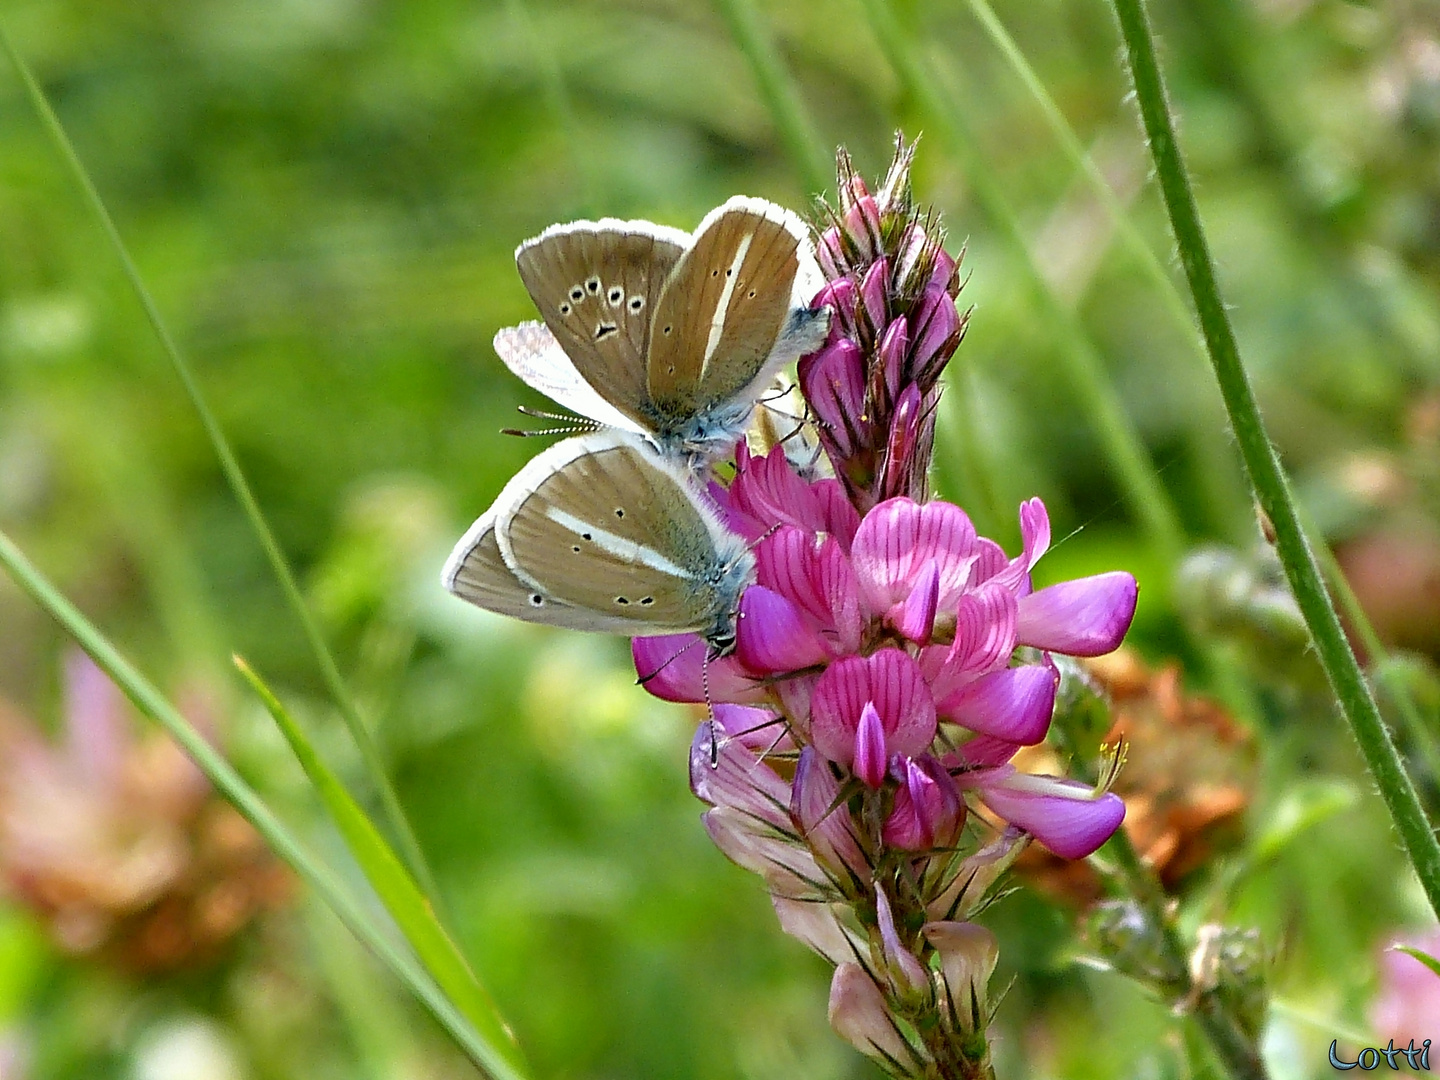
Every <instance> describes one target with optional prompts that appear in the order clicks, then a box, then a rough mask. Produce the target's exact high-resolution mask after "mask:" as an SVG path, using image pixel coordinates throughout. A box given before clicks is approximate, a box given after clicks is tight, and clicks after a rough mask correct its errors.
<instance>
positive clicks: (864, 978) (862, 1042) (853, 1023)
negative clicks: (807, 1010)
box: [829, 963, 915, 1070]
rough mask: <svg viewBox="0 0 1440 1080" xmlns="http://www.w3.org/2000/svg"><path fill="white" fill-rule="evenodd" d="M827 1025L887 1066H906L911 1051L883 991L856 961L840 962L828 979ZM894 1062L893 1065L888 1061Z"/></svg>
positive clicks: (911, 1062)
mask: <svg viewBox="0 0 1440 1080" xmlns="http://www.w3.org/2000/svg"><path fill="white" fill-rule="evenodd" d="M829 1017H830V1026H831V1027H832V1028H834V1029H835V1034H837V1035H839V1036H840V1037H841V1038H842V1039H844V1040H845V1041H846V1042H848V1043H849V1044H850V1045H851V1046H853V1047H855V1049H857V1050H859V1051H860V1052H861V1053H862V1054H865V1055H866V1056H868V1057H872V1058H875V1059H877V1060H879V1061H881V1062H883V1063H885V1065H886V1067H887V1068H894V1067H896V1066H897V1065H898V1067H900V1068H902V1069H906V1070H909V1069H911V1068H912V1067H913V1066H914V1064H915V1058H914V1055H913V1054H912V1053H911V1052H910V1047H909V1045H908V1044H907V1043H906V1042H905V1038H904V1036H902V1035H901V1034H900V1029H899V1028H898V1027H896V1026H895V1021H894V1019H892V1018H891V1016H890V1012H889V1010H888V1009H886V1008H885V995H884V994H882V993H881V992H880V988H879V987H878V986H876V985H875V980H874V979H872V978H871V977H870V975H869V974H868V973H867V972H866V971H865V969H864V968H862V967H861V966H860V965H859V964H853V963H847V964H841V965H840V966H839V967H837V968H836V969H835V975H834V977H833V978H832V979H831V980H830V1008H829ZM892 1062H893V1063H895V1064H894V1065H892V1064H891V1063H892Z"/></svg>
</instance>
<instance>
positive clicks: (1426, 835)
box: [1112, 0, 1440, 915]
mask: <svg viewBox="0 0 1440 1080" xmlns="http://www.w3.org/2000/svg"><path fill="white" fill-rule="evenodd" d="M1112 3H1113V4H1114V7H1115V12H1116V15H1117V16H1118V18H1119V22H1120V31H1121V35H1122V36H1123V38H1124V41H1125V51H1126V55H1127V56H1128V58H1129V66H1130V75H1131V78H1132V79H1133V81H1134V84H1135V93H1136V98H1137V101H1138V102H1139V105H1140V115H1141V119H1142V121H1143V123H1144V128H1145V135H1146V138H1147V140H1148V141H1149V144H1150V152H1151V154H1152V155H1153V156H1154V159H1155V167H1156V173H1157V175H1158V176H1159V179H1160V189H1161V193H1162V195H1163V196H1164V199H1165V208H1166V210H1167V212H1168V213H1169V215H1170V223H1171V226H1172V227H1173V228H1174V230H1175V239H1176V243H1177V244H1178V246H1179V250H1180V261H1181V264H1182V265H1183V266H1184V268H1185V276H1186V279H1187V280H1188V281H1189V283H1190V291H1191V294H1192V296H1193V297H1194V299H1195V308H1196V312H1197V314H1198V315H1199V319H1200V328H1201V330H1202V332H1203V333H1204V335H1205V344H1206V347H1207V348H1208V350H1209V353H1210V361H1211V363H1212V364H1213V365H1214V368H1215V377H1216V380H1217V381H1218V382H1219V384H1220V392H1221V395H1222V396H1223V397H1224V399H1225V408H1226V410H1227V411H1228V412H1229V414H1230V423H1231V426H1232V428H1233V429H1234V432H1235V437H1236V440H1237V441H1238V442H1239V444H1240V450H1241V453H1242V455H1243V456H1244V459H1245V467H1246V470H1247V471H1248V472H1249V474H1250V482H1251V483H1252V484H1253V485H1254V488H1255V493H1256V496H1257V497H1258V499H1259V501H1260V506H1261V509H1263V510H1264V512H1265V513H1266V514H1267V515H1268V516H1269V518H1270V521H1271V523H1272V525H1273V526H1274V529H1275V547H1276V550H1277V552H1278V554H1279V556H1280V562H1281V564H1282V565H1283V566H1284V568H1285V576H1286V577H1287V579H1288V580H1289V582H1290V588H1291V590H1292V591H1293V592H1294V594H1295V600H1296V602H1297V603H1298V604H1299V606H1300V611H1301V613H1302V614H1303V615H1304V617H1305V624H1306V626H1307V627H1308V628H1309V630H1310V634H1311V637H1312V638H1313V640H1314V642H1315V650H1316V652H1317V654H1318V655H1319V658H1320V663H1321V664H1322V665H1323V667H1324V668H1325V674H1326V676H1327V677H1328V678H1329V680H1330V686H1331V689H1332V690H1333V691H1334V693H1335V696H1336V698H1337V699H1338V700H1339V703H1340V709H1341V711H1342V712H1343V713H1344V715H1345V719H1346V720H1347V721H1348V722H1349V724H1350V728H1351V731H1352V732H1353V733H1354V735H1355V741H1356V742H1357V743H1359V745H1360V751H1361V753H1362V754H1363V755H1364V757H1365V762H1366V764H1367V765H1368V766H1369V768H1370V773H1371V775H1372V776H1373V777H1374V780H1375V784H1376V786H1377V787H1378V788H1379V789H1380V795H1381V797H1382V798H1383V799H1384V800H1385V805H1386V807H1387V808H1388V809H1389V811H1390V818H1391V820H1392V821H1393V822H1394V823H1395V828H1396V830H1397V831H1398V832H1399V834H1400V839H1401V841H1402V842H1403V843H1404V845H1405V850H1406V852H1407V853H1408V854H1409V856H1410V862H1411V864H1412V865H1413V866H1414V868H1415V873H1416V876H1417V877H1418V878H1419V879H1420V884H1421V886H1422V887H1423V888H1424V890H1425V895H1426V896H1427V897H1428V898H1429V900H1430V905H1431V907H1433V908H1434V909H1435V912H1436V914H1437V915H1440V842H1437V840H1436V837H1435V833H1434V832H1433V831H1432V829H1431V827H1430V823H1429V822H1428V821H1427V820H1426V818H1425V812H1424V810H1423V809H1422V807H1421V805H1420V798H1419V796H1418V795H1417V793H1416V791H1415V786H1414V785H1413V784H1412V783H1411V781H1410V777H1409V776H1408V775H1407V774H1406V772H1405V768H1404V764H1403V763H1402V761H1401V759H1400V754H1399V752H1398V751H1397V750H1396V748H1395V744H1394V742H1393V741H1392V740H1391V738H1390V733H1389V731H1388V730H1387V729H1386V727H1385V723H1384V721H1383V720H1382V719H1381V716H1380V710H1379V708H1378V707H1377V706H1376V704H1375V698H1374V697H1373V696H1372V695H1371V693H1370V688H1369V686H1367V685H1366V682H1365V676H1364V674H1363V673H1362V672H1361V670H1360V665H1359V663H1358V662H1357V661H1356V659H1355V654H1354V652H1353V651H1352V650H1351V648H1350V644H1349V642H1348V641H1346V639H1345V634H1344V632H1343V630H1342V629H1341V626H1340V619H1339V616H1338V615H1336V613H1335V608H1334V606H1333V605H1332V604H1331V602H1330V597H1329V595H1328V594H1327V593H1326V591H1325V585H1324V582H1323V581H1322V579H1321V576H1320V569H1319V567H1318V566H1317V565H1316V562H1315V556H1314V553H1313V552H1312V551H1311V550H1310V546H1309V544H1308V543H1307V541H1306V538H1305V534H1304V531H1303V530H1302V529H1301V526H1300V520H1299V515H1298V514H1297V512H1296V508H1295V502H1294V499H1293V497H1292V495H1291V493H1290V488H1289V484H1288V483H1287V481H1286V478H1285V474H1284V471H1283V470H1282V468H1281V466H1280V460H1279V457H1278V456H1277V454H1276V452H1275V448H1274V446H1273V445H1272V444H1271V442H1270V438H1269V436H1268V434H1267V433H1266V431H1265V425H1264V422H1263V421H1262V420H1261V418H1260V410H1259V407H1258V406H1257V404H1256V401H1255V394H1254V391H1253V390H1252V388H1251V386H1250V380H1249V377H1248V375H1247V374H1246V372H1245V366H1244V364H1243V363H1242V362H1241V359H1240V350H1239V347H1238V345H1237V344H1236V341H1235V332H1234V329H1233V328H1232V327H1231V325H1230V317H1229V315H1228V314H1227V313H1226V310H1225V305H1224V302H1223V301H1222V300H1221V298H1220V289H1219V286H1218V285H1217V283H1216V280H1215V270H1214V265H1213V263H1212V261H1211V258H1210V250H1209V246H1208V244H1207V243H1206V240H1205V232H1204V229H1203V227H1202V226H1201V224H1200V215H1199V211H1198V209H1197V208H1196V205H1195V196H1194V193H1193V192H1192V190H1191V187H1190V178H1189V174H1188V173H1187V171H1186V169H1185V164H1184V162H1183V160H1182V159H1181V157H1180V150H1179V147H1178V145H1177V143H1176V140H1175V128H1174V124H1173V122H1172V120H1171V116H1170V111H1169V107H1168V104H1167V101H1166V96H1165V84H1164V80H1163V78H1162V76H1161V74H1160V66H1159V63H1158V61H1157V60H1156V57H1155V39H1154V35H1153V34H1152V32H1151V29H1150V21H1149V16H1148V15H1147V13H1146V10H1145V4H1144V0H1112Z"/></svg>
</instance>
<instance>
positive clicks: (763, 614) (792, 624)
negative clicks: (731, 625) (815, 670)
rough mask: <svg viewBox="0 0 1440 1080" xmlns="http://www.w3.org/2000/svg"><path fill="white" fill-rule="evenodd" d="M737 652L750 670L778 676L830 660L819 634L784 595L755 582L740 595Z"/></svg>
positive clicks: (743, 663)
mask: <svg viewBox="0 0 1440 1080" xmlns="http://www.w3.org/2000/svg"><path fill="white" fill-rule="evenodd" d="M735 655H736V656H737V657H738V658H739V660H740V663H741V664H742V665H744V667H745V668H747V669H748V670H750V671H752V672H755V673H757V674H763V675H776V674H781V673H783V672H787V671H799V670H801V669H802V668H808V667H814V666H815V665H817V664H823V663H825V662H826V661H827V660H829V659H830V652H829V650H828V649H827V648H826V646H825V641H824V639H823V638H821V637H820V635H819V633H817V632H816V631H815V629H814V628H813V627H812V626H811V625H810V623H809V622H807V621H806V619H805V616H804V615H803V614H802V613H801V611H800V609H799V608H797V607H796V606H795V605H794V604H793V603H791V602H790V601H789V600H788V599H786V598H785V597H784V596H781V595H780V594H779V593H777V592H774V591H772V590H770V589H767V588H765V587H764V586H763V585H752V586H750V588H748V589H746V590H745V592H744V594H743V595H742V596H741V597H740V621H739V635H738V640H737V643H736V650H735Z"/></svg>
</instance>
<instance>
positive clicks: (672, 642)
mask: <svg viewBox="0 0 1440 1080" xmlns="http://www.w3.org/2000/svg"><path fill="white" fill-rule="evenodd" d="M630 655H631V656H632V657H633V658H634V660H635V674H637V675H638V676H639V677H640V683H641V685H642V686H644V687H645V689H646V691H647V692H649V693H651V694H653V695H655V696H656V697H658V698H660V699H661V700H662V701H681V702H687V703H696V702H703V701H704V700H705V679H706V677H707V676H708V678H709V682H710V700H711V702H712V703H718V702H733V703H736V704H741V705H748V704H755V703H758V702H763V701H765V700H766V699H767V694H766V692H765V688H764V687H763V686H761V685H759V683H758V682H757V681H756V679H755V677H754V675H752V674H751V673H750V672H748V671H746V670H745V668H744V667H743V666H742V665H741V663H740V661H739V660H738V659H737V658H736V657H735V656H734V655H731V656H722V657H720V658H719V659H715V660H709V661H707V659H706V656H707V652H706V645H705V641H704V639H703V638H701V637H700V636H699V635H698V634H666V635H664V636H662V637H647V638H635V639H634V640H633V641H631V642H630Z"/></svg>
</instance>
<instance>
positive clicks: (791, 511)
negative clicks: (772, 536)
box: [729, 443, 825, 538]
mask: <svg viewBox="0 0 1440 1080" xmlns="http://www.w3.org/2000/svg"><path fill="white" fill-rule="evenodd" d="M736 464H737V468H738V470H739V471H738V472H737V473H736V476H735V480H734V482H733V483H731V485H730V488H729V501H730V506H731V507H732V509H733V510H734V511H735V512H737V513H739V514H742V515H744V516H746V517H748V518H750V519H751V520H752V521H753V522H755V523H756V524H758V525H759V526H760V532H759V533H753V532H747V534H746V535H750V536H751V537H752V538H754V537H755V536H758V535H760V533H763V532H764V531H765V530H766V529H769V528H772V527H773V526H775V525H780V524H788V525H795V526H798V527H799V528H801V529H805V530H807V531H809V532H818V531H820V530H821V529H822V528H823V527H824V525H825V521H824V518H823V516H822V514H821V507H820V503H819V501H818V500H817V499H816V498H815V495H814V493H813V492H812V491H811V489H810V485H809V484H807V483H806V482H805V481H804V480H802V479H801V478H800V476H799V475H797V474H796V472H795V470H794V468H793V467H792V466H791V464H790V461H789V459H788V458H786V456H785V448H784V447H783V446H777V447H775V449H773V450H771V451H770V453H768V454H764V455H752V454H751V453H750V452H749V451H748V450H746V449H744V444H743V443H742V444H741V447H740V448H739V449H738V450H737V453H736Z"/></svg>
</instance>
